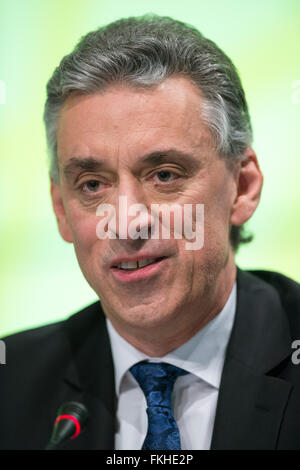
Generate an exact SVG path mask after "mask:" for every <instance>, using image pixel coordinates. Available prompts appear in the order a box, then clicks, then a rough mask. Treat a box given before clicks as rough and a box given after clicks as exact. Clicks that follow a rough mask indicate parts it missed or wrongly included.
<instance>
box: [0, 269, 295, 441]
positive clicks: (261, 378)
mask: <svg viewBox="0 0 300 470" xmlns="http://www.w3.org/2000/svg"><path fill="white" fill-rule="evenodd" d="M104 320H105V319H104V314H103V312H102V309H101V305H100V303H99V302H96V303H95V304H93V305H90V306H89V307H87V308H85V309H84V310H82V311H80V312H79V313H77V314H75V315H73V316H71V317H70V318H69V319H67V320H66V321H61V322H58V323H55V324H51V325H47V326H43V327H40V328H36V329H33V330H29V331H25V332H21V333H18V334H15V335H12V336H9V337H7V338H4V340H5V343H6V351H7V356H6V364H5V365H1V366H0V417H1V426H0V448H1V449H44V448H45V446H46V444H47V442H48V440H49V438H50V435H51V432H52V426H53V422H54V419H55V417H56V413H57V409H58V408H59V406H60V405H61V404H62V403H63V402H65V401H69V400H78V401H81V402H83V403H85V404H86V406H87V408H88V410H89V413H90V418H89V423H88V426H87V429H86V430H85V431H84V432H83V433H82V434H81V435H80V436H79V437H77V438H76V439H74V440H69V441H68V442H67V443H66V445H64V448H65V449H106V450H110V449H113V448H114V431H115V406H116V399H115V389H114V371H113V361H112V356H111V350H110V344H109V338H108V333H107V330H106V325H105V321H104ZM295 339H300V286H299V284H297V283H295V282H294V281H292V280H291V279H289V278H287V277H285V276H283V275H281V274H278V273H272V272H267V271H252V272H246V271H241V270H240V269H238V273H237V312H236V318H235V322H234V326H233V330H232V334H231V337H230V340H229V345H228V348H227V353H226V359H225V364H224V370H223V375H222V381H221V386H220V394H219V399H218V404H217V412H216V419H215V425H214V431H213V437H212V444H211V448H212V449H300V365H295V364H293V362H292V360H291V355H292V353H293V352H295V350H294V349H292V347H291V345H292V341H293V340H295Z"/></svg>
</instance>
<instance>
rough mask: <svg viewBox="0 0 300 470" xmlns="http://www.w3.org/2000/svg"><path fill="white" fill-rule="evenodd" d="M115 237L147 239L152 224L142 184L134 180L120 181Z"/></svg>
mask: <svg viewBox="0 0 300 470" xmlns="http://www.w3.org/2000/svg"><path fill="white" fill-rule="evenodd" d="M115 213H116V224H115V237H116V238H118V239H123V240H124V239H126V240H127V239H128V240H137V239H148V238H150V235H151V227H152V225H153V224H154V222H155V221H154V219H153V216H152V215H151V209H150V207H149V204H148V202H147V200H146V197H145V193H144V190H143V187H142V184H141V183H140V182H138V181H136V180H133V181H132V180H130V181H129V180H127V181H125V180H124V181H123V182H120V185H119V191H118V195H117V201H116V211H115Z"/></svg>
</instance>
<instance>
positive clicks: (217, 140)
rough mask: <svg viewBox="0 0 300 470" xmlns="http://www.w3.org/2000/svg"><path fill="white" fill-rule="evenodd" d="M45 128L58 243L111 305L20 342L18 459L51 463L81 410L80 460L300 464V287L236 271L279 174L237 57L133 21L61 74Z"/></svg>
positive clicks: (162, 24) (6, 404)
mask: <svg viewBox="0 0 300 470" xmlns="http://www.w3.org/2000/svg"><path fill="white" fill-rule="evenodd" d="M45 124H46V131H47V140H48V146H49V150H50V157H51V168H50V177H51V195H52V201H53V208H54V211H55V214H56V218H57V222H58V228H59V231H60V234H61V236H62V237H63V239H64V240H65V241H67V242H70V243H73V244H74V248H75V251H76V256H77V259H78V262H79V265H80V267H81V270H82V272H83V274H84V276H85V278H86V279H87V281H88V282H89V284H90V285H91V287H92V288H93V289H94V290H95V292H96V293H97V295H98V296H99V299H100V302H97V303H95V304H93V305H91V306H89V307H87V308H86V309H84V310H83V311H81V312H79V313H77V314H75V315H73V316H71V317H70V318H69V319H68V320H66V321H62V322H59V323H56V324H53V325H48V326H45V327H42V328H38V329H34V330H31V331H28V332H23V333H20V334H17V335H13V336H11V337H9V338H6V339H5V342H6V348H7V364H6V365H5V366H1V370H0V373H1V392H0V396H1V401H0V406H1V416H2V429H1V431H0V443H1V444H0V445H1V448H9V449H19V448H21V449H43V448H45V446H46V445H47V442H48V441H49V439H50V436H51V432H52V426H53V422H54V420H55V417H56V414H57V410H58V408H59V407H60V405H61V404H63V403H65V402H69V401H77V402H80V403H83V404H84V405H85V406H86V407H87V409H88V412H89V419H88V423H87V427H86V430H85V431H84V432H82V433H81V434H80V435H79V436H78V437H76V439H74V440H69V441H68V442H66V443H64V444H63V448H66V449H288V448H292V449H299V448H300V443H299V442H300V441H299V438H298V436H299V431H300V420H299V418H298V416H299V411H300V399H299V397H300V393H299V392H300V375H299V370H300V369H299V368H297V365H296V364H295V361H293V360H292V357H291V356H292V353H293V349H292V343H293V341H294V340H296V339H297V338H300V318H299V314H300V312H299V292H300V291H299V286H298V285H297V284H296V283H295V282H294V281H292V280H290V279H288V278H286V277H285V276H283V275H280V274H278V273H271V272H267V271H256V272H252V273H249V272H243V271H242V270H240V269H238V268H237V267H236V265H235V259H234V254H235V252H236V250H237V248H238V246H239V244H240V243H242V242H243V241H247V239H246V238H245V237H244V236H243V232H242V228H243V224H244V223H245V222H246V221H247V220H248V219H249V218H250V217H251V216H252V214H253V213H254V211H255V209H256V207H257V205H258V203H259V199H260V193H261V188H262V182H263V177H262V174H261V171H260V168H259V165H258V161H257V157H256V154H255V152H254V150H253V148H252V147H251V141H252V135H251V124H250V118H249V114H248V109H247V103H246V100H245V96H244V92H243V89H242V86H241V83H240V80H239V78H238V75H237V72H236V70H235V68H234V66H233V64H232V63H231V61H230V60H229V59H228V57H227V56H226V55H225V54H224V53H223V52H222V51H221V50H220V49H219V48H218V47H217V46H216V45H215V44H214V43H213V42H211V41H209V40H208V39H206V38H204V37H203V36H202V35H201V34H200V33H199V32H198V31H196V30H195V29H194V28H192V27H190V26H186V25H184V24H183V23H181V22H178V21H175V20H172V19H170V18H161V17H156V16H146V17H143V18H130V19H127V20H120V21H118V22H115V23H113V24H111V25H108V26H107V27H105V28H100V29H99V30H97V31H95V32H92V33H89V34H88V35H86V36H85V37H84V38H83V39H82V40H81V41H80V43H79V44H78V46H77V47H76V49H75V50H74V52H72V53H71V54H69V55H68V56H66V57H65V58H64V59H63V60H62V62H61V63H60V65H59V67H58V68H57V69H56V70H55V72H54V74H53V76H52V77H51V79H50V81H49V83H48V87H47V102H46V107H45ZM124 201H126V210H124V207H125V206H124V205H123V203H124ZM137 204H138V205H139V206H138V207H141V205H142V207H143V208H144V209H145V208H146V211H145V210H143V211H142V212H141V214H140V217H139V218H138V219H135V220H137V223H136V231H135V232H134V233H135V236H131V235H132V230H131V229H132V225H131V222H134V215H136V213H134V211H133V210H132V209H133V208H136V207H137V206H136V205H137ZM174 204H175V205H176V207H177V208H178V207H179V209H180V211H181V215H182V217H183V219H182V220H181V221H182V223H179V225H177V226H176V223H175V215H174V216H173V217H172V216H171V215H170V234H169V235H170V236H169V237H163V236H162V234H161V232H160V236H159V237H154V236H153V226H154V225H155V223H157V224H158V226H159V228H160V229H162V227H163V225H164V224H165V222H164V221H163V215H164V214H165V213H166V212H167V208H170V207H171V206H172V205H174ZM157 207H158V208H161V209H162V211H161V212H160V213H159V210H158V209H157ZM108 208H112V209H113V212H112V213H111V214H110V216H107V218H106V219H105V217H104V218H103V216H104V215H105V210H108ZM152 208H154V211H153V213H152V212H151V209H152ZM190 208H192V211H190V212H189V211H188V209H190ZM201 208H204V212H201ZM198 209H199V211H198ZM112 214H113V216H114V217H113V218H114V220H113V223H111V222H112ZM199 214H200V215H201V214H202V215H203V214H204V217H203V218H202V219H201V220H202V223H199V220H200V219H199V217H198V216H199ZM101 221H102V222H103V221H104V223H103V224H102V225H99V223H100V222H101ZM200 222H201V221H200ZM183 223H184V224H185V227H186V226H188V224H190V232H185V231H184V233H183V234H182V236H181V237H180V236H179V235H180V234H178V229H179V228H182V225H183ZM101 227H102V228H103V230H102V231H101ZM191 232H192V234H194V235H195V237H196V238H197V237H200V238H199V239H198V242H199V240H200V243H198V245H197V246H196V248H195V247H194V248H195V249H193V247H191V246H189V245H187V242H188V240H191V238H190V237H189V236H188V234H189V233H191ZM200 232H201V234H202V235H201V234H200ZM136 235H137V236H136ZM138 235H140V236H138ZM142 235H143V236H142ZM201 236H203V237H202V238H203V239H201ZM189 243H191V242H190V241H189ZM171 382H172V383H171Z"/></svg>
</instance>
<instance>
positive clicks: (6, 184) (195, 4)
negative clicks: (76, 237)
mask: <svg viewBox="0 0 300 470" xmlns="http://www.w3.org/2000/svg"><path fill="white" fill-rule="evenodd" d="M147 12H152V13H157V14H162V15H168V16H172V17H174V18H177V19H180V20H182V21H186V22H188V23H191V24H193V25H195V26H196V27H198V28H199V30H200V31H201V32H202V33H204V34H205V35H206V36H207V37H209V38H210V39H212V40H214V41H215V42H216V43H217V44H218V45H219V46H220V47H221V48H222V49H223V50H224V51H225V52H226V53H227V54H228V55H229V56H230V57H231V59H232V60H233V62H234V63H235V65H236V66H237V68H238V70H239V72H240V76H241V79H242V82H243V85H244V88H245V91H246V96H247V100H248V104H249V108H250V113H251V116H252V123H253V128H254V148H255V150H256V152H257V155H258V158H259V162H260V165H261V168H262V171H263V173H264V176H265V182H264V188H263V194H262V199H261V203H260V206H259V208H258V209H257V211H256V213H255V215H254V216H253V218H252V219H251V221H250V222H249V223H248V229H249V230H250V231H251V232H253V233H254V235H255V238H254V241H253V242H252V243H251V244H249V245H246V246H244V247H242V248H241V250H240V252H239V254H238V256H237V263H238V265H239V266H240V267H242V268H257V269H269V270H276V271H280V272H282V273H283V274H286V275H288V276H290V277H292V278H294V279H296V280H298V281H300V257H299V238H300V220H299V208H300V204H299V203H300V190H299V186H300V178H299V173H300V172H299V170H300V159H299V150H298V146H299V143H300V141H299V136H300V132H299V131H300V54H299V44H300V1H299V0H264V1H261V0H252V1H251V2H250V1H247V2H241V1H239V0H210V1H208V0H185V1H183V2H179V1H176V0H175V1H174V0H164V1H163V2H162V1H161V0H151V1H150V0H141V1H135V0H127V1H123V0H111V1H105V0H63V1H61V0H43V1H41V0H0V48H1V49H0V50H1V53H0V87H1V90H0V103H1V104H0V149H1V173H0V196H1V199H0V201H1V206H0V207H1V212H0V223H1V233H0V237H1V239H0V257H1V274H0V276H1V277H0V290H1V292H0V336H3V335H5V334H8V333H11V332H15V331H18V330H20V329H24V328H29V327H32V326H36V325H40V324H45V323H49V322H52V321H55V320H58V319H62V318H65V317H66V316H67V315H69V314H71V313H72V312H75V311H76V310H78V309H80V308H82V307H83V306H85V305H87V304H88V303H91V302H92V301H94V300H96V294H95V293H94V292H93V291H92V290H91V288H90V287H89V286H88V284H87V282H86V281H85V279H84V278H83V276H82V274H81V271H80V269H79V267H78V264H77V261H76V257H75V253H74V250H73V247H72V245H70V244H67V243H65V242H64V241H62V240H61V239H60V236H59V234H58V231H57V227H56V222H55V219H54V216H53V214H52V208H51V202H50V197H49V182H48V175H47V156H46V142H45V133H44V128H43V123H42V113H43V106H44V101H45V96H46V95H45V85H46V82H47V81H48V79H49V77H50V75H51V74H52V72H53V70H54V68H55V67H56V66H57V65H58V63H59V61H60V59H61V58H62V56H63V55H65V54H67V53H69V52H70V51H71V50H72V49H73V47H74V46H75V44H76V43H77V41H78V40H79V38H80V37H81V36H82V35H84V34H85V33H86V32H88V31H89V30H92V29H96V28H97V27H98V26H101V25H104V24H106V23H109V22H111V21H113V20H116V19H118V18H120V17H128V16H132V15H141V14H145V13H147ZM4 87H5V90H4ZM4 91H5V93H4ZM4 95H5V96H4Z"/></svg>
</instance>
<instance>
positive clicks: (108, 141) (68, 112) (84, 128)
mask: <svg viewBox="0 0 300 470" xmlns="http://www.w3.org/2000/svg"><path fill="white" fill-rule="evenodd" d="M202 109H203V98H202V96H201V92H200V91H199V90H198V88H197V87H196V86H195V85H194V84H193V83H191V82H190V81H189V80H187V79H186V78H183V77H172V78H168V79H166V80H164V81H163V82H162V83H161V84H159V85H157V86H155V87H152V88H150V89H146V90H145V89H136V88H132V87H129V86H126V85H124V84H116V85H112V86H110V87H108V88H107V89H106V90H105V91H104V92H99V93H94V94H91V95H74V96H70V97H69V98H67V100H66V101H65V103H64V105H63V107H62V109H61V112H60V115H59V119H58V129H57V142H58V156H59V159H60V161H61V162H63V161H64V162H65V161H66V160H68V159H69V158H72V157H89V156H91V155H93V156H97V155H98V154H101V157H103V156H107V157H109V158H111V157H113V156H118V157H120V156H122V157H123V159H130V158H135V157H137V156H138V155H140V154H145V153H151V152H154V151H155V150H156V147H157V146H158V147H159V148H160V149H163V148H164V147H165V148H174V147H175V148H176V147H178V150H181V151H182V152H185V151H192V150H193V149H196V148H198V147H199V146H200V147H203V148H204V147H206V146H208V145H210V144H211V136H210V133H209V131H208V128H207V126H206V124H205V123H204V122H203V119H202Z"/></svg>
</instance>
